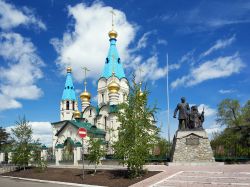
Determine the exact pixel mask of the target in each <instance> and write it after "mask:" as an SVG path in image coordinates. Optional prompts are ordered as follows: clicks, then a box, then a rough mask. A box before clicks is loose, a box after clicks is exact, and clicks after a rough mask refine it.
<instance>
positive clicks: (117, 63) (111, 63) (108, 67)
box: [102, 10, 125, 79]
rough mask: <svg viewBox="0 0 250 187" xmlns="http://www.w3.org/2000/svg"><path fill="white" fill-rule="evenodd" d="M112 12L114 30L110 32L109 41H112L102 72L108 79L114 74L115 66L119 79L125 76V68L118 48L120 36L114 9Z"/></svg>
mask: <svg viewBox="0 0 250 187" xmlns="http://www.w3.org/2000/svg"><path fill="white" fill-rule="evenodd" d="M111 14H112V30H111V31H110V32H109V34H108V35H109V38H110V39H109V41H110V46H109V51H108V56H107V58H106V62H105V65H104V70H103V72H102V77H105V78H106V79H108V78H109V77H111V76H112V73H113V67H115V69H114V72H115V76H116V77H117V78H119V79H121V78H125V74H124V70H123V67H122V64H121V59H120V57H119V54H118V51H117V48H116V41H117V40H116V38H117V36H118V34H117V32H116V31H115V30H114V15H115V13H114V11H113V10H112V11H111Z"/></svg>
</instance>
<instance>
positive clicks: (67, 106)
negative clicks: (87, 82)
mask: <svg viewBox="0 0 250 187" xmlns="http://www.w3.org/2000/svg"><path fill="white" fill-rule="evenodd" d="M66 110H69V101H66Z"/></svg>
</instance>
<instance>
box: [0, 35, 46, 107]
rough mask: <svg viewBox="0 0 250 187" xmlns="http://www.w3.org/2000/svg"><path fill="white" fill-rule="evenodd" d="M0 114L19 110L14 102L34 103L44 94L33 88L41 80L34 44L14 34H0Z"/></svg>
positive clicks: (39, 65) (40, 63) (41, 64)
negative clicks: (2, 60)
mask: <svg viewBox="0 0 250 187" xmlns="http://www.w3.org/2000/svg"><path fill="white" fill-rule="evenodd" d="M0 57H2V58H3V59H4V60H5V63H6V64H7V65H6V66H0V71H1V74H0V101H1V103H4V104H1V107H0V110H5V109H11V108H20V107H21V106H22V105H21V103H19V102H18V101H17V100H16V99H37V98H39V97H41V95H42V94H43V92H42V90H41V89H40V88H39V87H37V85H36V84H35V83H36V82H37V80H39V79H41V78H42V77H43V73H42V71H41V67H42V66H44V62H43V61H42V60H41V58H40V57H39V56H38V55H37V51H36V47H35V46H34V45H33V43H32V42H31V41H30V40H29V39H27V38H23V37H22V36H21V35H20V34H17V33H0Z"/></svg>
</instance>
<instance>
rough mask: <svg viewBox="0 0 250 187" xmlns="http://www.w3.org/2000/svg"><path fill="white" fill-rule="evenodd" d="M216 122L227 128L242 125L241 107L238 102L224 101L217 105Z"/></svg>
mask: <svg viewBox="0 0 250 187" xmlns="http://www.w3.org/2000/svg"><path fill="white" fill-rule="evenodd" d="M217 122H218V123H220V124H221V125H226V126H227V127H236V126H240V125H241V124H242V116H241V107H240V103H239V101H238V100H232V99H225V100H223V101H222V102H221V103H220V104H219V105H218V112H217Z"/></svg>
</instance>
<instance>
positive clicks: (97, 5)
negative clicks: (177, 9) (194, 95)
mask: <svg viewBox="0 0 250 187" xmlns="http://www.w3.org/2000/svg"><path fill="white" fill-rule="evenodd" d="M112 9H113V8H112V7H109V6H105V5H104V4H103V3H101V2H94V3H93V4H92V5H90V6H88V5H86V4H84V3H80V4H77V5H75V6H73V7H72V6H69V7H68V13H69V17H70V18H71V19H72V20H73V24H71V26H72V25H73V27H71V28H70V29H68V30H67V31H65V33H64V35H63V38H62V39H60V38H53V39H51V41H50V42H51V44H52V45H53V46H54V48H55V50H56V51H57V53H58V58H57V59H56V64H57V65H58V67H59V69H60V71H61V72H63V73H64V72H65V68H66V67H67V66H72V68H73V71H72V73H73V76H74V78H75V80H76V81H78V82H81V81H82V80H83V78H84V74H83V71H82V70H81V67H83V66H86V67H88V69H90V72H88V75H87V76H88V77H90V78H93V79H97V78H98V77H100V75H101V72H102V70H103V65H104V62H105V58H106V56H107V53H108V48H109V37H108V32H109V31H110V30H111V13H110V11H111V10H112ZM113 10H114V12H115V19H114V25H115V30H116V31H117V32H118V38H117V48H118V52H119V55H120V57H121V61H122V63H123V67H124V68H125V69H126V70H129V71H132V72H135V74H136V75H138V71H137V70H138V66H140V67H142V69H143V70H144V71H145V73H143V77H146V79H147V80H153V81H155V80H157V79H159V78H162V77H163V76H164V75H166V68H165V67H163V68H161V67H160V65H159V62H158V57H157V55H152V56H151V57H144V56H142V55H140V50H142V49H144V48H146V47H148V40H149V36H150V35H151V34H154V33H155V31H149V32H146V33H144V34H143V35H142V36H141V37H140V38H139V39H138V41H135V33H137V30H138V28H139V27H138V26H137V25H136V24H132V23H130V22H129V21H128V20H127V19H126V15H125V14H124V12H122V11H120V10H117V9H113ZM158 43H160V44H166V41H165V40H160V41H159V42H158ZM131 44H135V45H133V46H134V47H131ZM156 44H157V42H156ZM142 62H144V63H142ZM148 65H149V66H150V68H151V70H149V68H148V67H146V66H148ZM151 71H152V72H151ZM151 75H154V76H151ZM150 76H151V77H150Z"/></svg>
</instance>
